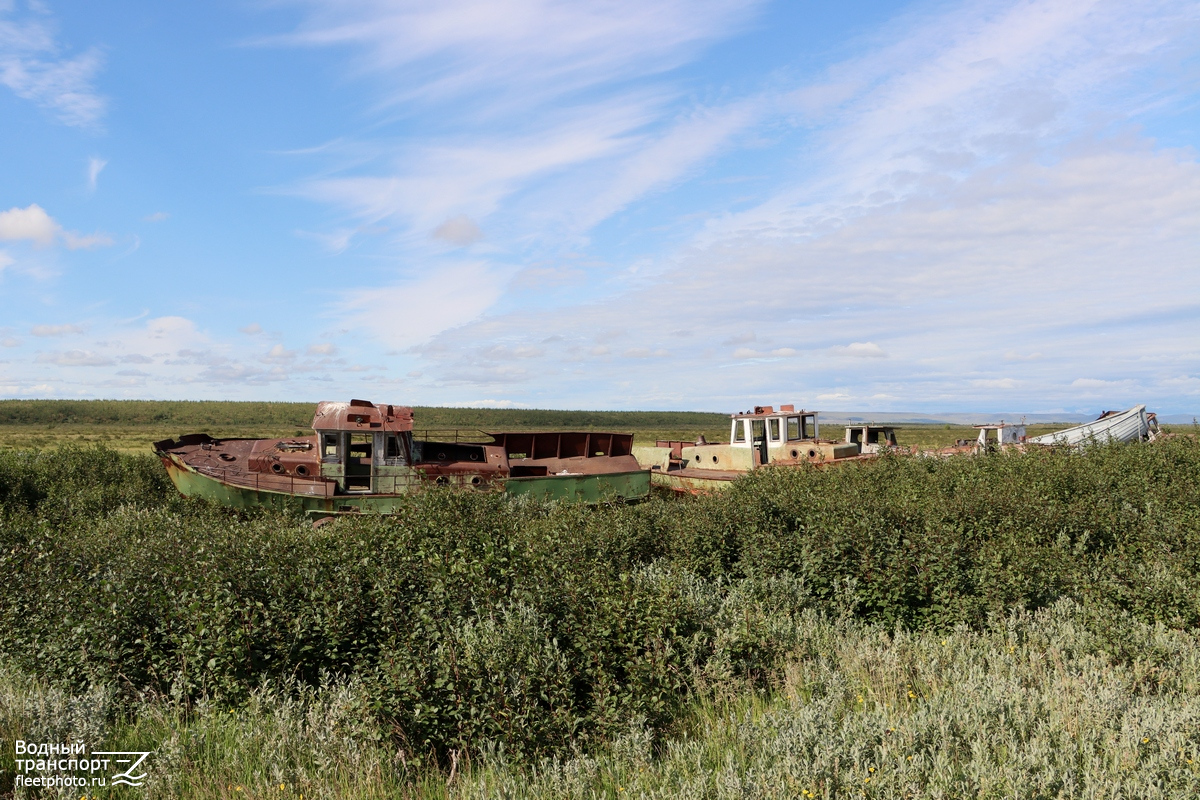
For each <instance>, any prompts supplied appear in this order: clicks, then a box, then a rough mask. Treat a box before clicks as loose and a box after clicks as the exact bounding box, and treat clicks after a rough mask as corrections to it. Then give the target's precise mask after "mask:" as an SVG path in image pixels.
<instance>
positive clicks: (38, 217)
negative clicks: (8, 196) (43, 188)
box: [0, 203, 60, 246]
mask: <svg viewBox="0 0 1200 800" xmlns="http://www.w3.org/2000/svg"><path fill="white" fill-rule="evenodd" d="M59 229H60V228H59V225H58V223H57V222H55V221H54V219H53V218H52V217H51V216H50V215H49V214H47V213H46V211H45V209H43V208H42V207H41V206H39V205H38V204H37V203H31V204H30V205H29V206H27V207H25V208H16V207H14V208H10V209H9V210H8V211H0V241H9V242H13V241H20V240H26V241H31V242H34V243H36V244H40V245H43V246H45V245H49V244H51V243H53V242H54V237H55V236H56V235H57V234H58V232H59Z"/></svg>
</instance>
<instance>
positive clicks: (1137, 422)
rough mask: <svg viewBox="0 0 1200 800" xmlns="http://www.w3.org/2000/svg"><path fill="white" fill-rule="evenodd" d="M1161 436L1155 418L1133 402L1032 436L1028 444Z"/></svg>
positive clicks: (1072, 444)
mask: <svg viewBox="0 0 1200 800" xmlns="http://www.w3.org/2000/svg"><path fill="white" fill-rule="evenodd" d="M1160 435H1161V432H1160V431H1159V428H1158V417H1157V416H1156V415H1154V414H1153V413H1150V412H1147V411H1146V406H1145V405H1137V406H1134V407H1133V408H1129V409H1126V410H1125V411H1105V412H1104V413H1103V414H1101V415H1100V417H1099V418H1098V419H1096V420H1094V421H1092V422H1086V423H1084V424H1083V425H1076V426H1075V427H1074V428H1067V429H1065V430H1061V431H1055V432H1054V433H1047V434H1044V435H1042V436H1034V437H1033V438H1031V439H1028V440H1027V441H1028V442H1029V443H1030V444H1040V445H1058V446H1068V447H1081V446H1083V445H1085V444H1087V443H1089V442H1100V443H1103V442H1109V441H1114V442H1137V441H1154V440H1155V439H1157V438H1158V437H1159V436H1160Z"/></svg>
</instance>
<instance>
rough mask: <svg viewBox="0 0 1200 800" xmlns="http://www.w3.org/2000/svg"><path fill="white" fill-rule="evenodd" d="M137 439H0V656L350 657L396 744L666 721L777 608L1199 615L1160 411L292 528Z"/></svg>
mask: <svg viewBox="0 0 1200 800" xmlns="http://www.w3.org/2000/svg"><path fill="white" fill-rule="evenodd" d="M160 469H161V468H160V467H159V466H158V465H157V463H156V462H155V461H154V460H152V459H150V458H148V457H147V458H138V457H129V456H117V455H116V454H113V453H111V452H109V451H105V450H103V449H95V450H62V451H56V452H53V453H43V454H39V455H32V454H12V453H8V454H0V574H2V575H3V577H4V580H3V582H2V583H0V657H3V658H5V659H8V660H10V661H12V662H13V663H15V664H17V665H19V666H20V668H22V669H23V670H25V671H27V672H30V673H33V674H37V675H40V676H45V677H46V678H49V679H51V680H53V681H58V682H64V683H69V684H73V685H75V686H79V687H83V686H88V685H105V686H114V687H117V689H118V691H119V692H120V693H121V694H122V695H123V696H124V697H125V702H127V703H128V702H129V701H130V700H131V699H133V698H134V697H136V696H137V695H139V693H146V692H149V693H157V694H160V695H163V696H165V697H173V698H175V699H177V700H179V701H181V702H185V703H186V702H191V701H194V700H196V699H198V698H201V697H208V698H212V699H215V700H217V701H218V702H221V703H226V704H237V703H241V702H245V701H246V699H247V698H248V697H249V696H250V695H251V693H252V691H253V689H254V688H255V687H256V686H258V685H260V684H261V683H262V681H263V680H264V679H268V678H270V679H274V680H276V681H279V680H283V681H294V682H298V684H299V685H306V684H307V685H316V684H318V683H320V682H321V681H322V680H323V679H325V680H327V679H328V678H327V677H324V676H330V675H332V676H339V675H340V676H354V678H355V680H356V681H357V682H358V685H360V686H361V687H362V694H361V696H362V697H363V698H364V702H365V703H367V704H369V706H370V710H371V711H372V712H373V713H374V715H375V716H376V718H377V719H379V720H381V721H382V722H383V723H384V725H385V727H386V728H387V729H388V730H390V731H391V732H392V734H393V735H394V736H395V738H396V739H397V741H398V743H399V744H400V745H401V746H402V747H403V749H404V750H405V751H406V752H408V753H410V754H411V755H412V757H422V756H425V755H427V754H429V753H431V752H432V753H438V754H445V753H446V752H448V751H449V750H452V749H453V750H459V749H464V748H467V749H477V748H479V747H482V746H483V744H484V743H485V742H487V741H493V742H503V743H504V747H505V748H506V750H507V751H508V752H509V753H510V754H514V755H522V754H524V755H530V754H537V753H547V752H552V751H556V750H559V749H561V748H562V747H564V746H565V745H568V744H572V743H573V744H579V745H585V746H586V745H587V743H588V742H591V741H594V740H596V739H597V738H608V737H611V736H612V735H613V734H614V733H616V732H619V731H621V730H625V729H626V728H627V726H628V724H629V720H631V719H642V720H645V721H646V724H648V725H649V726H651V727H652V728H659V729H661V728H663V727H664V726H669V725H670V724H672V720H674V719H676V718H677V712H678V709H679V708H680V704H681V703H683V702H684V701H685V700H686V699H687V697H688V696H689V694H691V693H694V692H696V691H697V690H698V689H705V688H711V687H714V686H736V685H747V684H753V683H754V682H756V681H762V680H768V679H770V678H771V677H772V676H774V675H777V674H778V669H779V667H780V666H781V665H782V663H783V660H784V659H785V657H787V655H788V654H789V653H790V652H791V651H792V650H793V648H794V647H795V646H796V644H797V643H796V642H795V641H794V640H793V639H792V638H790V637H789V635H788V634H787V631H788V630H790V628H789V627H788V626H787V625H785V624H782V623H781V622H780V621H781V620H788V619H792V618H794V617H796V615H800V614H802V613H805V612H806V609H811V610H815V611H818V612H828V613H829V614H833V615H838V614H841V615H850V614H853V615H856V616H858V617H861V618H862V619H865V620H867V621H874V622H879V623H883V624H884V625H885V626H888V627H894V626H902V627H908V628H912V629H922V628H933V629H949V628H951V627H953V626H954V625H956V624H967V625H971V626H975V627H980V628H982V627H983V626H984V624H985V623H986V622H987V620H988V619H989V617H993V616H995V615H996V614H997V612H1001V614H1002V613H1003V612H1005V611H1006V610H1007V609H1010V608H1011V607H1014V606H1027V607H1040V606H1045V605H1048V604H1050V603H1052V602H1054V601H1055V600H1057V599H1059V598H1062V597H1072V598H1074V599H1075V600H1076V601H1078V602H1079V603H1081V604H1083V606H1084V607H1085V608H1086V609H1090V610H1091V612H1092V613H1096V614H1099V615H1101V616H1103V615H1104V614H1105V613H1107V612H1109V611H1112V610H1119V611H1120V612H1121V613H1122V614H1128V615H1132V617H1133V618H1137V619H1141V620H1144V621H1146V622H1151V623H1153V622H1164V623H1167V624H1169V625H1173V626H1195V625H1197V624H1198V623H1200V446H1197V443H1196V442H1195V441H1194V440H1191V439H1187V438H1180V439H1174V440H1169V441H1165V442H1160V443H1156V444H1153V445H1133V446H1124V447H1120V446H1114V447H1104V448H1097V449H1095V450H1093V451H1091V452H1089V453H1087V454H1082V455H1080V454H1069V453H1038V454H1030V455H1025V456H1020V457H1008V456H997V457H989V458H976V459H972V458H961V459H953V460H949V461H934V460H922V459H913V458H887V459H882V460H880V461H878V462H876V463H870V464H862V465H852V466H846V467H840V468H837V469H827V470H811V469H810V470H802V471H784V470H766V471H763V472H761V473H760V474H757V475H755V476H753V477H751V478H749V479H747V480H744V481H742V482H740V483H739V484H738V485H736V486H735V487H734V489H733V490H732V491H731V492H729V493H728V494H726V495H725V496H722V497H713V498H702V499H698V500H688V501H676V500H671V499H655V500H652V501H650V502H647V503H644V504H642V505H640V506H634V507H602V508H585V507H578V506H561V507H547V506H542V505H538V504H533V503H514V502H512V501H509V500H506V499H504V498H502V497H498V496H494V495H484V494H478V495H472V494H461V493H454V492H430V493H428V494H424V495H420V496H416V497H413V498H411V499H410V500H409V501H408V503H407V504H406V506H405V509H404V511H403V513H402V514H400V515H398V516H397V517H395V518H387V519H370V518H363V519H342V520H338V521H337V522H335V523H333V524H330V525H326V526H323V527H321V528H319V529H316V530H314V529H312V527H311V526H310V525H309V524H308V522H307V521H306V520H305V519H304V518H303V517H300V516H298V515H297V516H289V515H286V514H266V513H262V514H247V513H238V512H232V511H228V510H225V509H221V508H216V507H212V506H208V505H205V504H202V503H196V502H191V501H185V500H182V499H180V498H177V497H176V496H174V494H173V492H172V491H171V490H169V484H167V483H166V482H165V478H164V477H163V476H162V475H161V472H160ZM1118 655H1119V654H1118ZM1129 655H1130V657H1132V656H1133V654H1129Z"/></svg>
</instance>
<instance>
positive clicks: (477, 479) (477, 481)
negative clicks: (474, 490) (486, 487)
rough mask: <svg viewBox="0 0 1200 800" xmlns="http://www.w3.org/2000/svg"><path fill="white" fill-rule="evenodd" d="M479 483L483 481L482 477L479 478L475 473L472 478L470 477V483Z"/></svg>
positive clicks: (473, 484) (476, 484)
mask: <svg viewBox="0 0 1200 800" xmlns="http://www.w3.org/2000/svg"><path fill="white" fill-rule="evenodd" d="M481 483H483V479H482V478H480V477H479V476H478V475H476V476H475V477H474V478H471V485H472V486H478V485H479V484H481Z"/></svg>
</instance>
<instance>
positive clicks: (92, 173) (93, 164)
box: [87, 156, 108, 192]
mask: <svg viewBox="0 0 1200 800" xmlns="http://www.w3.org/2000/svg"><path fill="white" fill-rule="evenodd" d="M106 166H108V162H107V161H106V160H104V159H103V158H96V157H95V156H93V157H91V158H89V159H88V170H87V177H88V191H91V192H94V191H96V181H97V179H99V177H100V172H101V171H102V170H103V169H104V168H105V167H106Z"/></svg>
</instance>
